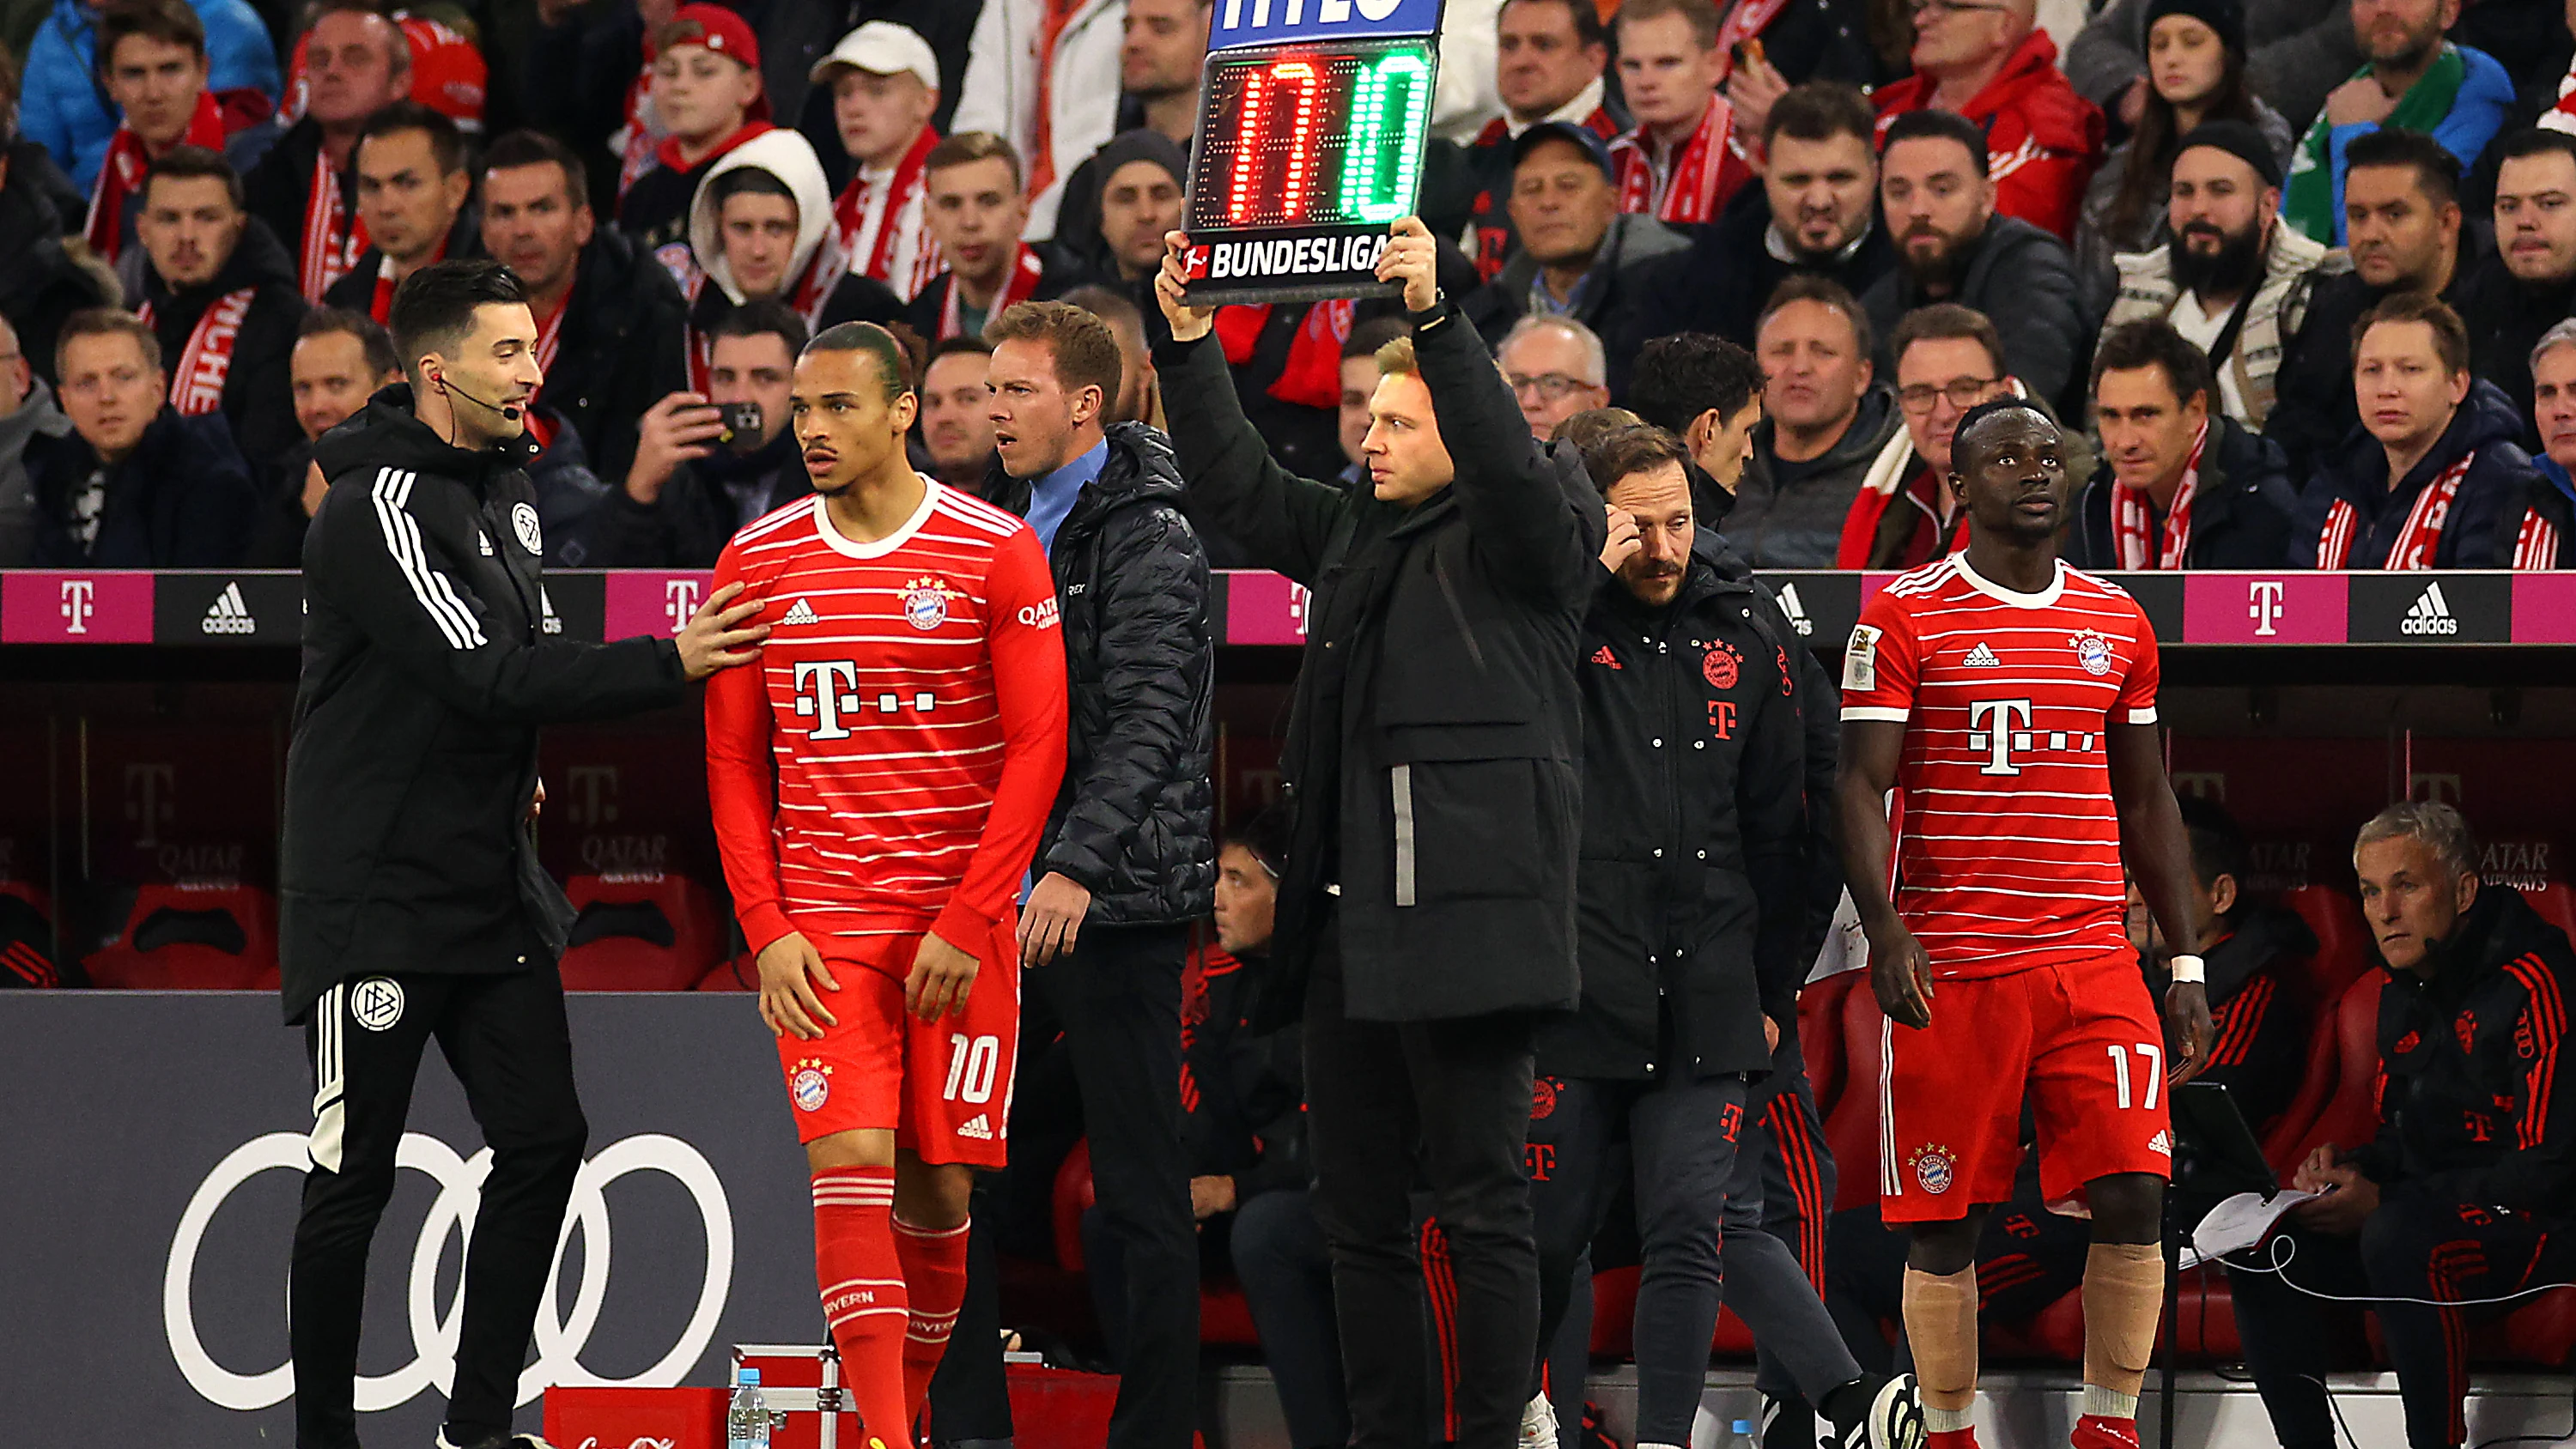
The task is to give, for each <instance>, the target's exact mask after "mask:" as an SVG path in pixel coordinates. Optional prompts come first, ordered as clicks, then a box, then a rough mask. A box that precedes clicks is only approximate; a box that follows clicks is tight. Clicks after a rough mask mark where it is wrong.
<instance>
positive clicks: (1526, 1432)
mask: <svg viewBox="0 0 2576 1449" xmlns="http://www.w3.org/2000/svg"><path fill="white" fill-rule="evenodd" d="M1521 1449H1556V1405H1554V1404H1551V1403H1549V1402H1548V1401H1547V1395H1545V1394H1540V1395H1539V1396H1538V1397H1536V1398H1534V1399H1531V1400H1530V1401H1529V1402H1528V1403H1526V1404H1524V1405H1522V1406H1521Z"/></svg>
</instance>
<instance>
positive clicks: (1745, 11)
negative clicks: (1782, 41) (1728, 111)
mask: <svg viewBox="0 0 2576 1449" xmlns="http://www.w3.org/2000/svg"><path fill="white" fill-rule="evenodd" d="M1788 8H1789V0H1735V8H1734V9H1732V10H1730V11H1728V12H1726V23H1725V24H1723V25H1721V26H1719V27H1718V28H1717V83H1718V84H1719V85H1721V86H1723V85H1725V84H1726V82H1727V79H1728V77H1730V76H1732V75H1734V74H1735V48H1736V47H1737V46H1739V45H1742V44H1743V43H1744V42H1746V41H1748V40H1751V39H1752V38H1753V37H1755V36H1757V35H1760V34H1761V33H1762V32H1763V31H1764V30H1765V29H1767V28H1768V27H1769V26H1770V24H1771V22H1772V21H1774V20H1776V19H1778V18H1779V16H1780V12H1781V11H1783V10H1786V9H1788Z"/></svg>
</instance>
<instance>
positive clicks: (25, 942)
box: [0, 880, 86, 990]
mask: <svg viewBox="0 0 2576 1449" xmlns="http://www.w3.org/2000/svg"><path fill="white" fill-rule="evenodd" d="M53 952H54V906H53V902H52V901H51V900H50V899H48V898H47V897H46V895H45V892H44V890H43V888H42V887H39V886H38V885H36V884H35V883H34V882H33V881H23V880H0V987H32V988H35V989H39V990H43V989H47V988H51V987H56V986H80V985H84V984H86V978H85V977H83V976H82V975H81V972H80V968H79V967H78V966H73V965H71V963H69V962H57V961H56V960H54V958H53ZM67 966H68V967H69V968H70V970H69V979H68V980H66V979H65V970H64V968H65V967H67Z"/></svg>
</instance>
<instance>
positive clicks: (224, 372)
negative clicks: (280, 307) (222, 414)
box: [135, 287, 259, 417]
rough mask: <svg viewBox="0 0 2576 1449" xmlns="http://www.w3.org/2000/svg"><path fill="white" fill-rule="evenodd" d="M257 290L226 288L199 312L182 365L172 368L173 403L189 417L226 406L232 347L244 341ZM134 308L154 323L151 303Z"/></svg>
mask: <svg viewBox="0 0 2576 1449" xmlns="http://www.w3.org/2000/svg"><path fill="white" fill-rule="evenodd" d="M258 294H259V288H257V287H244V288H242V289H241V290H240V291H238V292H226V293H225V294H223V295H222V296H220V297H217V298H216V299H215V300H214V301H213V302H212V303H211V304H209V305H208V306H207V308H206V310H205V311H204V313H202V314H201V315H199V317H198V318H197V325H196V327H195V328H194V329H193V330H191V331H190V332H189V333H188V345H187V346H186V347H184V348H182V349H180V352H179V365H178V366H177V367H176V368H173V369H172V370H171V372H170V406H172V407H174V408H176V409H178V410H179V411H180V412H181V413H183V414H186V415H187V416H189V417H196V416H198V415H200V414H204V413H211V412H215V411H217V410H219V409H220V408H222V407H223V405H224V383H225V382H226V381H227V380H228V379H230V378H231V377H232V374H233V347H234V345H235V344H236V343H238V342H240V341H241V329H242V319H244V318H246V317H248V316H249V315H250V304H251V299H252V298H253V297H255V296H257V295H258ZM135 311H136V313H137V314H138V315H139V316H141V317H142V319H143V325H144V326H146V327H149V326H151V325H152V304H151V303H149V302H146V303H144V304H143V305H142V306H141V307H138V308H136V309H135Z"/></svg>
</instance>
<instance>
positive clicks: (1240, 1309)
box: [1199, 1278, 1261, 1348]
mask: <svg viewBox="0 0 2576 1449" xmlns="http://www.w3.org/2000/svg"><path fill="white" fill-rule="evenodd" d="M1199 1342H1201V1343H1214V1344H1222V1345H1224V1346H1226V1347H1229V1348H1258V1347H1260V1346H1261V1332H1260V1330H1259V1329H1256V1328H1254V1327H1253V1325H1252V1302H1251V1300H1250V1299H1247V1298H1245V1297H1244V1296H1243V1285H1242V1284H1240V1283H1237V1282H1235V1281H1234V1280H1233V1279H1232V1278H1218V1279H1211V1280H1209V1281H1208V1282H1206V1283H1203V1284H1201V1285H1200V1287H1199Z"/></svg>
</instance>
